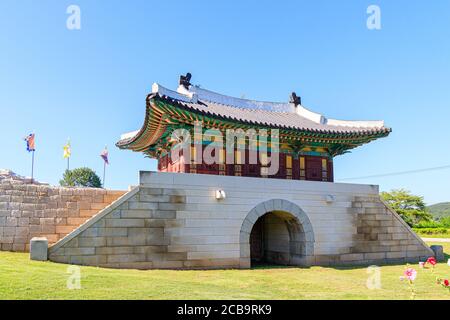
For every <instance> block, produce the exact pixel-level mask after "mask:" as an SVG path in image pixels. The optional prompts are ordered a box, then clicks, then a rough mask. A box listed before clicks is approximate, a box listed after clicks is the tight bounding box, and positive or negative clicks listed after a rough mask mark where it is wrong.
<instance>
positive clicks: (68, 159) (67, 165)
mask: <svg viewBox="0 0 450 320" xmlns="http://www.w3.org/2000/svg"><path fill="white" fill-rule="evenodd" d="M69 159H70V157H67V171H69Z"/></svg>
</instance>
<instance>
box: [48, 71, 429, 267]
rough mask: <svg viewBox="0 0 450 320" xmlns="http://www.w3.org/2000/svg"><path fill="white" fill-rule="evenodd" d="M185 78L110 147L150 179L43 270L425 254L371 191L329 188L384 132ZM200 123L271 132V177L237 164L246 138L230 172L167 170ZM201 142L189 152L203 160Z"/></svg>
mask: <svg viewBox="0 0 450 320" xmlns="http://www.w3.org/2000/svg"><path fill="white" fill-rule="evenodd" d="M190 79H191V76H190V74H187V75H186V76H181V77H180V82H179V87H178V89H177V90H176V91H172V90H169V89H166V88H164V87H162V86H160V85H158V84H154V85H153V87H152V93H150V94H149V95H148V96H147V101H146V102H147V103H146V114H145V120H144V125H143V126H142V128H141V129H140V130H138V131H135V132H131V133H128V134H125V135H123V136H122V137H121V139H120V141H119V142H117V146H118V147H119V148H121V149H129V150H133V151H137V152H142V153H144V154H145V155H147V156H149V157H152V158H156V159H157V160H158V169H159V172H148V171H141V172H140V175H139V185H138V186H137V187H135V188H133V189H132V190H130V191H129V192H128V193H127V194H125V195H124V196H123V197H121V198H119V199H118V200H117V201H115V202H114V203H112V204H111V205H110V206H109V207H107V208H105V209H104V210H102V211H100V212H99V213H98V214H97V215H95V216H94V217H93V218H92V219H90V220H89V221H87V222H86V223H85V224H83V225H81V226H80V227H79V228H78V229H77V230H75V231H74V232H72V233H71V234H69V235H68V236H66V237H65V238H63V239H62V240H60V241H59V242H57V243H56V244H55V245H53V246H52V247H51V248H50V249H49V257H50V260H53V261H59V262H66V263H75V264H86V265H96V266H104V267H115V268H139V269H150V268H248V267H250V266H251V263H252V262H268V263H277V264H283V265H297V266H309V265H342V264H380V263H404V262H406V261H410V262H414V261H418V260H419V259H423V258H426V257H428V256H431V255H433V252H432V250H431V249H430V248H429V247H427V245H426V244H425V243H424V242H423V241H422V240H421V239H420V238H419V237H418V236H417V235H416V234H414V233H413V232H412V230H411V229H410V228H409V227H408V225H407V224H406V223H405V222H404V221H403V220H402V219H401V218H400V217H399V216H398V215H397V214H396V213H395V212H394V211H393V210H391V209H390V208H389V207H388V206H387V205H386V204H385V203H384V202H383V201H382V200H381V199H380V197H379V190H378V186H374V185H360V184H342V183H334V182H333V158H334V157H336V156H338V155H340V154H343V153H345V152H347V151H349V150H351V149H353V148H355V147H358V146H360V145H363V144H365V143H368V142H370V141H373V140H375V139H378V138H382V137H386V136H387V135H389V133H390V131H391V129H390V128H387V127H385V126H384V123H383V121H342V120H334V119H329V118H326V117H325V116H323V115H321V114H318V113H315V112H312V111H310V110H308V109H306V108H305V107H304V106H302V103H301V99H300V98H299V97H298V96H297V95H296V94H295V93H292V94H291V95H290V100H289V102H287V103H274V102H261V101H251V100H245V99H238V98H233V97H229V96H224V95H221V94H218V93H214V92H212V91H208V90H205V89H201V88H199V87H197V86H193V85H191V84H190ZM198 123H201V124H202V126H203V129H202V130H209V129H216V132H225V131H227V129H243V130H249V129H256V130H261V129H265V130H267V131H272V130H274V131H276V130H275V129H277V130H278V134H277V138H278V140H279V145H280V147H279V148H278V149H276V148H275V143H274V142H273V141H275V140H273V141H272V140H270V141H269V149H268V150H267V155H268V154H269V153H270V155H271V156H272V155H273V154H275V155H276V156H279V161H280V163H279V170H278V171H277V172H276V173H275V174H274V175H267V174H265V173H266V172H267V171H266V170H264V169H265V168H266V166H267V163H266V161H261V159H264V157H258V162H257V163H253V164H252V163H248V162H245V161H244V163H241V162H240V161H239V159H242V158H245V159H248V158H249V157H248V156H249V153H250V151H252V150H251V148H250V145H251V144H250V140H251V137H250V138H249V141H248V143H244V144H241V145H237V146H236V149H233V150H231V151H232V152H231V155H232V157H234V159H233V160H237V161H232V163H229V162H228V161H227V162H226V163H223V162H221V161H219V163H213V164H207V163H206V162H201V163H196V162H193V161H192V160H191V159H190V157H187V156H186V154H184V153H183V154H182V156H181V157H180V158H178V159H173V158H172V155H173V153H172V152H171V151H172V150H173V148H175V144H174V139H173V135H172V133H173V132H174V130H178V129H180V128H182V129H186V130H187V131H190V132H192V131H193V130H194V125H195V124H198ZM271 139H272V138H271ZM258 142H260V140H258ZM209 143H210V142H208V140H206V141H201V142H200V143H196V142H194V143H193V145H188V146H187V147H186V149H187V150H188V152H189V153H192V154H195V153H198V152H201V153H203V152H202V151H204V150H206V149H207V148H208V147H209ZM277 145H278V144H277ZM275 150H278V152H276V151H275ZM183 152H184V151H183ZM214 152H215V151H214ZM218 152H222V150H219V151H218ZM227 154H230V152H229V150H227ZM267 155H266V156H267ZM193 158H195V157H193ZM218 158H219V159H220V158H222V159H223V158H224V155H220V156H219V157H218Z"/></svg>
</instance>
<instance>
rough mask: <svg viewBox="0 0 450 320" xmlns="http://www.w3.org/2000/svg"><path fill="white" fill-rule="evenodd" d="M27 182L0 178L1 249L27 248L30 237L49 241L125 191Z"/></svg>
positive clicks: (71, 228) (73, 228) (72, 228)
mask: <svg viewBox="0 0 450 320" xmlns="http://www.w3.org/2000/svg"><path fill="white" fill-rule="evenodd" d="M29 182H30V181H27V180H20V179H1V180H0V249H1V250H6V251H29V246H30V245H29V243H30V240H31V238H33V237H45V238H47V240H48V242H49V244H50V245H52V244H54V243H55V242H57V241H58V240H60V239H62V238H64V237H65V236H66V235H67V234H69V233H70V232H71V231H73V230H75V229H76V228H78V227H79V226H80V225H81V224H83V223H84V222H86V221H87V220H88V219H90V218H91V217H92V216H94V215H95V214H97V213H98V212H99V211H100V210H102V209H104V208H105V207H107V206H108V205H109V204H111V203H112V202H114V201H115V200H117V198H119V197H120V196H121V195H123V194H124V193H125V192H124V191H109V190H108V191H107V190H103V189H92V188H60V187H52V186H48V185H36V184H30V183H29Z"/></svg>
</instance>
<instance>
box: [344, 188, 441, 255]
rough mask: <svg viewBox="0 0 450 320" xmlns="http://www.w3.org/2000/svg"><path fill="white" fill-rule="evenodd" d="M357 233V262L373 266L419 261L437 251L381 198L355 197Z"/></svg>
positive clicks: (355, 245) (353, 248)
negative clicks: (360, 261) (373, 264)
mask: <svg viewBox="0 0 450 320" xmlns="http://www.w3.org/2000/svg"><path fill="white" fill-rule="evenodd" d="M352 207H353V209H354V212H355V214H356V223H357V234H356V235H355V239H354V240H355V244H354V246H353V247H352V248H351V249H350V250H351V254H352V255H353V258H354V259H355V260H363V261H365V262H366V263H367V262H373V263H405V262H417V261H418V260H423V259H426V258H428V257H430V256H433V255H434V253H433V251H432V250H431V249H430V248H429V247H428V246H427V245H426V244H425V242H423V241H422V239H421V238H420V237H419V236H417V235H416V234H415V233H414V232H413V231H412V230H411V228H410V227H409V226H408V225H407V224H406V222H404V221H403V219H402V218H401V217H400V216H399V215H398V214H397V213H396V212H395V211H394V210H392V209H391V208H390V207H389V206H388V205H387V204H386V203H385V202H383V201H382V200H381V199H380V197H378V196H375V197H355V199H354V201H353V203H352Z"/></svg>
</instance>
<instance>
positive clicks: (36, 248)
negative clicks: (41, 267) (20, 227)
mask: <svg viewBox="0 0 450 320" xmlns="http://www.w3.org/2000/svg"><path fill="white" fill-rule="evenodd" d="M47 253H48V241H47V239H46V238H32V239H31V240H30V259H31V260H38V261H47V258H48V257H47Z"/></svg>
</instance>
